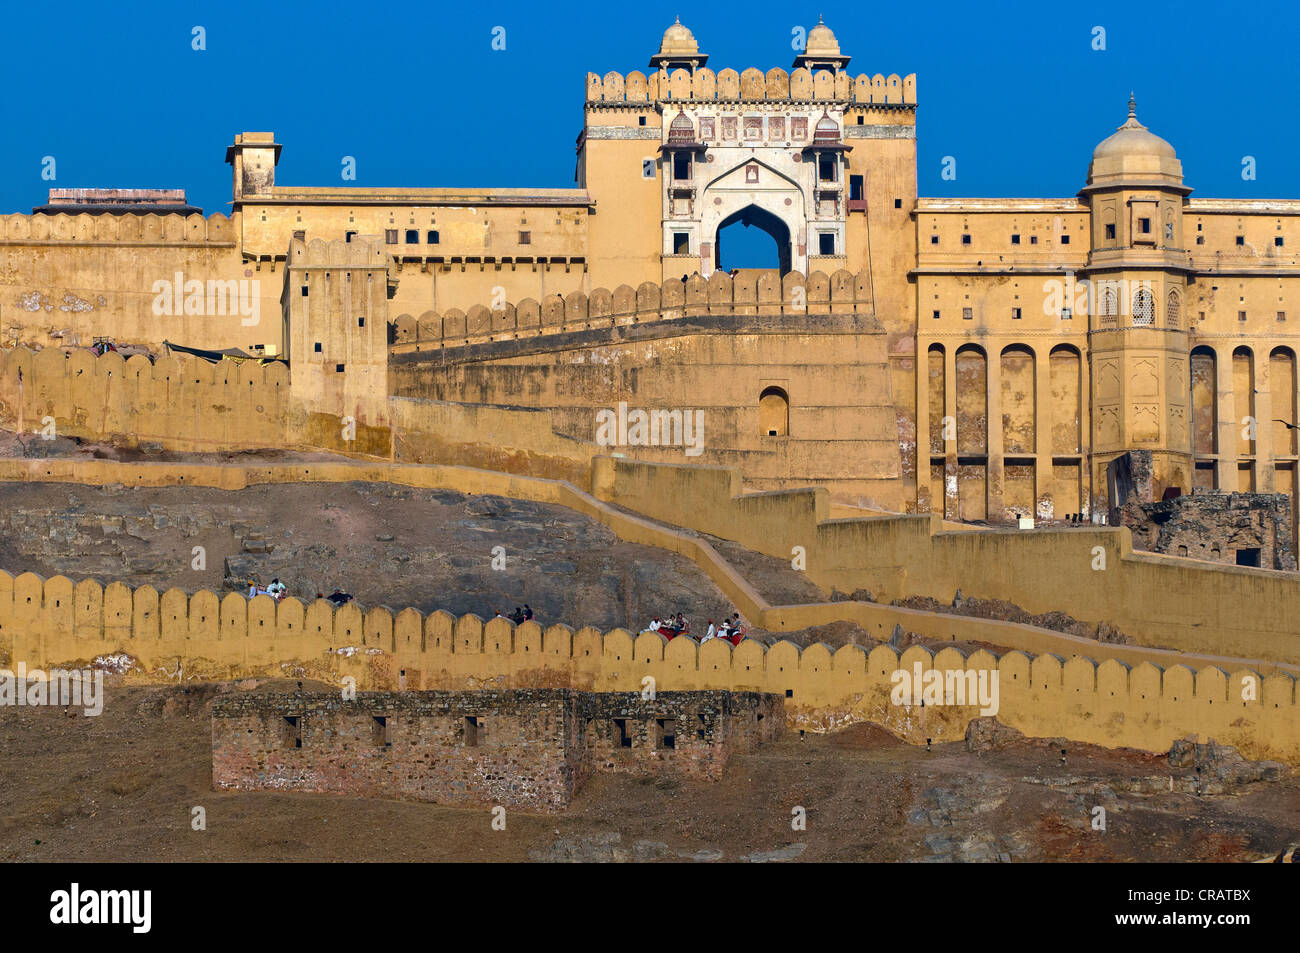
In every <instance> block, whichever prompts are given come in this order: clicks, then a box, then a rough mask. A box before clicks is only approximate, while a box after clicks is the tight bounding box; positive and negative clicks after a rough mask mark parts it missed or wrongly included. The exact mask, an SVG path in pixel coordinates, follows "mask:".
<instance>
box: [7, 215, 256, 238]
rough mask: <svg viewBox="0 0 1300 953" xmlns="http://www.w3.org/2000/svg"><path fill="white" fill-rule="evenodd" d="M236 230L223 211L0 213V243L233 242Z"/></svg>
mask: <svg viewBox="0 0 1300 953" xmlns="http://www.w3.org/2000/svg"><path fill="white" fill-rule="evenodd" d="M237 238H238V236H237V234H236V230H235V226H234V223H233V222H232V221H231V220H230V219H229V218H227V217H226V216H224V215H221V214H219V213H218V214H216V215H211V216H207V217H205V216H203V215H155V214H153V213H152V212H151V213H148V214H145V215H114V214H111V213H102V214H91V213H85V214H80V215H67V214H63V213H60V214H57V215H23V214H21V213H14V214H12V215H0V245H25V244H47V243H48V244H63V243H85V244H91V243H95V244H112V245H118V244H121V245H233V244H234V243H235V242H236V240H237Z"/></svg>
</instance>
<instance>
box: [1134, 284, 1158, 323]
mask: <svg viewBox="0 0 1300 953" xmlns="http://www.w3.org/2000/svg"><path fill="white" fill-rule="evenodd" d="M1155 319H1156V301H1155V298H1154V296H1153V295H1152V294H1151V291H1150V290H1149V289H1147V288H1139V289H1138V290H1137V291H1136V292H1135V293H1134V295H1133V323H1134V324H1152V323H1154V322H1155Z"/></svg>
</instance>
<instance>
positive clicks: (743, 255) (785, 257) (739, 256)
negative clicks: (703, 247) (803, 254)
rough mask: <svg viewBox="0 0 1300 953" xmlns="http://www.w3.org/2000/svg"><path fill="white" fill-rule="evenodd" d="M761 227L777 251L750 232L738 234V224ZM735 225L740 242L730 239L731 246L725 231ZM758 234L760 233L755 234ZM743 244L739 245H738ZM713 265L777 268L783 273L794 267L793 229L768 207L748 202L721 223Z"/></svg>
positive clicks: (728, 268) (739, 225)
mask: <svg viewBox="0 0 1300 953" xmlns="http://www.w3.org/2000/svg"><path fill="white" fill-rule="evenodd" d="M733 226H737V227H743V228H744V229H747V230H748V229H750V228H758V229H759V230H760V231H762V232H764V233H766V235H767V236H768V237H769V238H770V239H771V240H772V243H773V244H775V246H776V247H775V249H774V250H773V251H766V250H765V249H764V247H763V246H764V245H766V244H767V243H766V242H763V241H762V240H761V239H759V241H758V242H754V241H752V240H751V237H750V236H748V235H744V234H743V233H742V234H741V235H736V231H737V228H735V227H733ZM728 228H730V229H731V231H732V235H733V237H735V238H738V239H741V241H740V242H737V243H728V250H724V248H723V243H724V242H723V232H725V231H726V230H727V229H728ZM754 237H757V236H754ZM736 245H739V247H736ZM713 265H714V267H715V268H720V269H726V270H730V269H732V268H746V269H749V268H775V269H778V270H779V271H780V273H781V274H783V275H784V274H785V273H786V272H788V271H790V229H789V227H788V226H787V225H786V224H785V222H783V221H781V219H780V218H778V217H777V216H775V215H773V214H772V213H771V212H769V211H767V210H766V209H762V208H759V207H758V206H757V205H747V206H745V207H744V208H742V209H741V210H740V211H738V212H733V213H732V214H730V215H728V216H727V217H726V218H724V219H723V220H722V221H721V222H719V223H718V230H717V232H716V234H715V236H714V242H713Z"/></svg>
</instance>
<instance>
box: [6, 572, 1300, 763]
mask: <svg viewBox="0 0 1300 953" xmlns="http://www.w3.org/2000/svg"><path fill="white" fill-rule="evenodd" d="M0 637H3V640H4V644H5V647H6V648H7V649H8V650H9V654H10V656H11V658H12V660H13V663H14V664H17V663H19V662H21V663H24V664H25V665H26V666H27V668H28V669H29V670H30V669H33V668H52V667H68V666H74V665H75V666H88V665H94V664H98V665H100V666H105V665H114V666H118V667H129V671H130V673H131V674H132V675H133V676H134V677H135V678H138V679H144V680H147V681H153V682H165V681H177V682H183V681H193V680H195V679H199V680H213V679H224V678H237V677H240V676H245V675H283V674H286V673H288V672H294V673H297V674H298V677H302V676H303V675H304V674H306V675H309V676H310V677H313V678H321V679H326V680H329V681H334V682H339V683H341V682H342V680H343V679H344V678H346V677H349V676H350V677H352V678H354V679H355V680H356V684H357V685H358V686H359V687H361V688H364V689H389V690H391V689H399V688H406V689H426V690H427V689H441V690H450V689H455V690H464V689H481V688H524V687H535V686H539V685H545V686H551V687H554V686H557V685H564V686H568V687H573V688H580V689H583V690H587V691H592V690H594V691H640V690H642V689H643V688H644V686H645V684H647V683H646V682H645V681H644V680H645V679H646V678H647V677H649V678H650V679H652V680H653V684H654V685H655V687H656V689H657V690H659V691H699V690H728V691H758V692H768V693H774V694H777V695H780V696H783V697H784V698H785V699H786V700H787V701H786V713H787V720H788V721H789V722H790V723H792V724H794V725H796V726H798V727H800V728H805V727H806V728H811V729H814V730H817V729H834V728H839V727H842V726H844V725H846V724H849V723H852V722H854V721H873V722H876V723H878V724H882V725H884V726H886V727H887V728H889V729H890V730H892V731H894V732H896V733H897V734H898V735H899V736H901V737H903V738H905V739H906V740H908V741H910V742H912V743H916V744H921V743H925V742H926V741H927V740H930V739H934V740H939V741H947V740H957V739H960V738H961V737H962V736H963V734H964V733H965V730H966V726H967V724H968V723H969V722H970V720H971V719H972V718H974V717H976V716H978V715H979V714H980V711H981V709H980V703H979V702H976V701H975V698H976V696H975V692H974V689H973V688H972V690H971V694H970V696H969V697H966V696H962V697H961V699H956V700H953V699H948V700H947V704H946V707H945V704H943V703H941V704H939V705H937V706H936V705H934V704H931V705H928V706H924V707H923V706H922V705H921V702H920V698H919V697H916V698H912V699H910V700H906V699H905V700H904V701H903V702H902V703H900V702H899V701H898V699H897V696H896V693H895V689H896V687H897V686H898V684H899V679H898V676H897V673H900V672H902V673H906V674H907V676H908V677H909V678H912V679H914V680H917V679H918V677H919V680H917V682H916V683H917V693H918V696H919V695H920V686H921V684H923V683H925V682H926V681H927V680H932V679H937V681H938V684H939V685H940V691H941V694H942V692H943V691H944V690H946V691H949V692H951V691H952V690H953V689H952V686H953V685H954V684H955V683H957V682H961V683H964V684H966V685H970V686H974V685H976V684H977V683H979V682H981V681H982V682H983V683H984V684H985V685H986V686H989V687H991V689H992V693H991V696H988V697H989V698H990V699H991V703H992V704H993V705H996V708H995V711H994V713H995V714H996V715H997V717H998V718H999V719H1000V720H1001V721H1003V722H1004V723H1005V724H1009V725H1011V726H1013V727H1015V728H1017V729H1019V730H1020V731H1023V732H1024V733H1025V734H1027V735H1031V736H1037V737H1064V738H1070V739H1072V740H1075V741H1080V742H1088V743H1092V744H1102V745H1107V746H1128V747H1134V748H1140V749H1145V750H1148V751H1165V750H1168V748H1169V746H1170V744H1172V742H1173V741H1175V740H1177V739H1180V738H1185V737H1187V736H1188V735H1199V736H1201V737H1202V738H1206V737H1213V738H1215V739H1216V740H1218V741H1220V742H1222V743H1225V744H1231V745H1235V746H1238V747H1239V748H1240V749H1241V750H1242V751H1243V752H1245V753H1246V754H1247V755H1249V756H1252V757H1266V758H1276V759H1279V760H1283V761H1287V762H1289V763H1291V764H1298V763H1300V734H1298V733H1297V725H1300V721H1297V719H1296V682H1295V678H1294V677H1293V676H1292V675H1290V674H1288V673H1285V672H1273V673H1271V674H1264V673H1261V672H1259V671H1256V670H1255V669H1254V668H1252V667H1250V666H1248V665H1245V664H1240V663H1238V664H1233V665H1231V667H1230V668H1224V667H1219V666H1216V665H1205V666H1201V667H1199V668H1196V669H1193V668H1191V667H1189V666H1186V665H1181V664H1171V665H1169V666H1168V667H1162V666H1158V665H1153V664H1151V663H1149V662H1142V663H1139V664H1137V665H1128V664H1126V663H1124V662H1121V661H1118V660H1115V659H1106V660H1104V661H1102V662H1100V663H1098V662H1097V661H1094V660H1093V659H1090V658H1086V657H1083V656H1075V657H1072V658H1069V659H1062V658H1060V657H1058V656H1056V655H1054V654H1050V653H1046V654H1040V655H1035V656H1031V655H1029V654H1026V653H1024V652H1019V651H1009V652H1005V653H1003V654H1001V655H1000V656H999V655H995V654H993V653H992V652H989V651H987V650H984V649H980V650H977V651H974V652H972V653H969V654H967V653H965V652H962V651H959V650H958V649H956V648H953V647H945V648H943V649H940V650H938V651H934V650H931V649H928V648H925V647H923V646H919V645H916V646H912V647H910V648H908V649H906V650H904V651H902V652H899V651H898V650H897V649H895V648H892V647H891V646H889V645H884V644H878V645H875V646H859V645H844V646H842V647H840V648H838V649H836V648H832V647H831V646H828V645H826V644H824V643H820V642H819V643H814V644H812V645H808V646H806V647H800V646H798V645H795V644H793V643H792V642H788V641H779V642H776V643H775V644H773V645H765V644H763V643H762V642H758V641H754V640H746V641H743V642H741V643H740V644H739V645H738V646H736V647H734V648H733V647H732V646H731V644H730V643H729V642H727V641H725V640H723V639H714V640H712V641H710V642H707V643H705V644H703V645H700V644H698V643H696V642H695V641H694V640H693V639H690V638H677V639H673V640H672V641H668V640H666V639H665V638H664V637H663V636H661V635H659V634H658V633H651V632H641V633H635V632H630V631H627V630H624V629H613V630H610V631H608V632H602V631H600V630H599V629H595V628H592V627H585V628H581V629H577V630H576V631H575V630H574V629H572V628H570V627H568V626H565V625H560V624H556V625H550V626H548V627H546V628H543V627H542V626H541V625H538V624H537V623H536V622H531V621H530V622H525V623H523V624H521V625H518V626H515V625H513V624H512V623H510V622H509V621H508V620H506V619H501V618H497V619H492V620H489V621H486V622H485V621H484V620H482V619H481V618H479V617H478V616H475V615H465V616H460V617H456V616H453V615H451V614H449V613H447V612H443V611H435V612H433V613H430V614H428V615H425V614H424V613H422V612H420V611H419V610H417V609H414V608H404V609H401V610H393V609H389V608H387V607H384V606H375V607H369V608H362V607H360V606H357V605H356V604H355V603H348V604H347V605H344V606H341V607H335V606H333V605H332V604H330V603H329V602H328V601H326V600H323V599H321V600H316V601H313V602H307V601H301V600H298V599H294V598H287V599H284V600H283V601H281V602H276V601H275V600H273V599H272V598H271V597H269V596H266V595H260V596H256V597H255V598H253V599H249V598H248V597H247V596H246V595H244V594H242V593H238V592H227V593H218V592H212V591H209V590H206V589H201V590H199V591H197V592H195V593H192V594H191V593H187V592H185V591H183V590H181V589H168V590H166V591H164V592H159V591H158V590H157V589H155V588H154V587H152V586H140V587H138V588H134V589H133V588H131V587H129V586H127V585H125V584H123V583H121V582H111V583H108V584H103V583H101V582H99V581H98V580H95V579H83V580H82V581H80V582H74V581H73V580H71V579H69V578H67V577H66V576H55V577H54V578H51V579H44V578H42V577H40V576H38V575H36V574H35V573H30V572H27V573H22V574H21V575H18V576H17V577H14V576H11V575H9V574H8V573H4V572H0ZM1225 661H1226V660H1225ZM929 673H935V674H934V675H933V676H931V675H930V674H929ZM945 686H946V689H945ZM1248 689H1249V690H1248ZM1241 699H1246V700H1245V701H1241ZM986 713H988V712H986Z"/></svg>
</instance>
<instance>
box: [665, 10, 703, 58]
mask: <svg viewBox="0 0 1300 953" xmlns="http://www.w3.org/2000/svg"><path fill="white" fill-rule="evenodd" d="M699 52H700V44H699V43H697V42H696V41H695V34H694V33H692V32H691V31H690V30H688V29H687V28H686V27H684V26H682V21H681V17H678V18H677V19H676V20H675V21H674V22H673V25H672V26H670V27H669V28H668V29H666V30H664V38H663V40H662V41H660V43H659V55H660V56H698V55H699Z"/></svg>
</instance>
